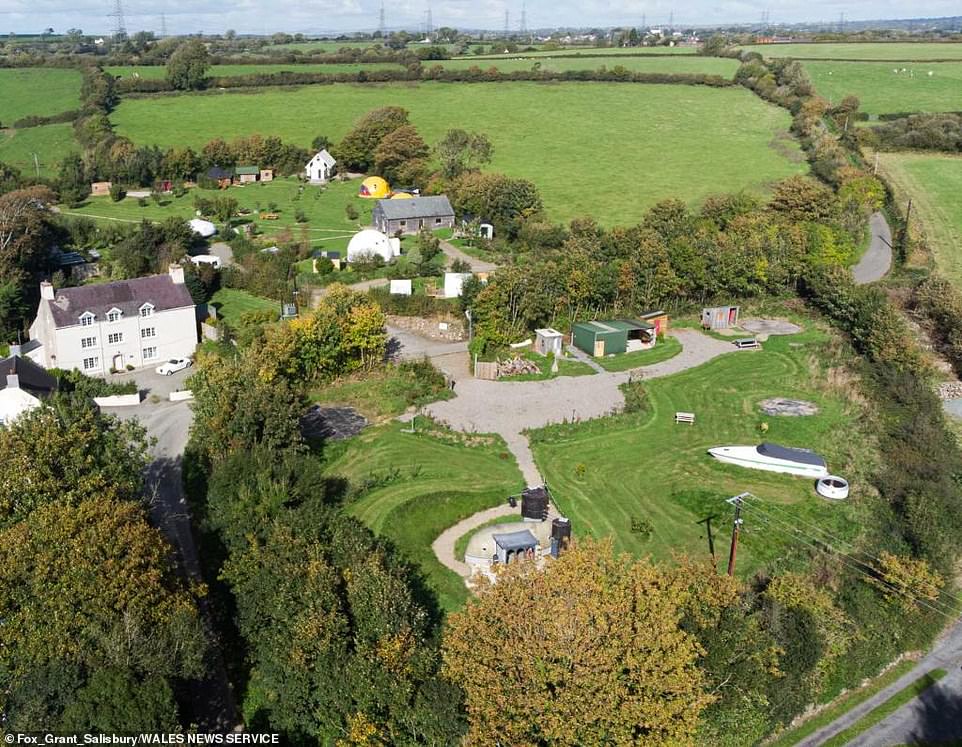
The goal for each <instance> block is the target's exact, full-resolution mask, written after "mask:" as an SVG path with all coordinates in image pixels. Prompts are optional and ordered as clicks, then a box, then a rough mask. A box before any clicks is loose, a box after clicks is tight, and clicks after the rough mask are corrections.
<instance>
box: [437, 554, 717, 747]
mask: <svg viewBox="0 0 962 747" xmlns="http://www.w3.org/2000/svg"><path fill="white" fill-rule="evenodd" d="M685 595H686V590H685V588H684V585H683V584H681V583H679V582H678V580H677V579H675V578H674V577H673V576H672V575H671V574H668V573H665V572H663V571H662V570H661V569H659V568H656V567H655V566H653V565H652V564H651V563H649V562H647V561H633V560H631V559H630V558H628V557H627V556H625V555H622V556H618V557H615V556H614V555H613V554H612V549H611V544H610V542H607V541H606V542H601V543H597V542H592V541H583V542H581V543H579V544H578V545H576V546H575V547H573V548H572V549H570V550H569V551H568V552H566V553H564V554H563V555H562V556H561V557H560V558H559V559H558V560H557V561H555V562H549V563H548V564H547V565H546V566H545V568H544V569H543V570H537V569H535V568H534V567H533V566H532V565H525V564H517V565H514V566H510V567H508V569H507V570H506V571H505V572H504V573H503V574H501V576H500V577H499V580H498V583H497V584H495V585H494V586H489V587H486V588H484V589H482V590H481V591H480V593H479V595H478V598H477V599H475V600H474V601H472V602H470V603H469V604H468V606H467V608H466V609H464V610H463V611H461V612H458V613H456V614H454V615H451V616H450V617H449V618H448V625H447V629H446V632H445V636H444V642H443V656H444V670H443V671H444V673H445V674H446V676H447V677H448V678H449V679H450V680H451V681H452V682H455V683H457V684H459V685H460V686H461V687H462V688H463V689H464V691H465V706H466V709H467V713H468V721H469V738H470V740H471V742H472V743H474V744H496V743H497V744H506V745H507V744H510V745H520V744H557V745H564V744H570V745H582V744H645V745H660V744H673V745H674V744H683V743H686V742H690V741H691V740H692V737H693V734H694V732H695V729H696V727H697V724H698V717H699V714H700V713H701V711H702V710H703V709H704V708H705V706H706V705H708V704H709V703H710V702H711V700H712V698H711V697H710V696H709V695H707V694H706V693H705V691H704V685H705V678H704V675H703V674H702V673H701V672H700V671H699V670H698V668H697V666H696V659H697V657H698V654H699V647H698V643H697V641H696V640H695V638H694V637H693V636H692V635H690V634H689V633H687V632H685V631H684V630H683V629H682V628H681V627H680V625H679V622H680V620H681V617H682V612H683V611H682V606H681V605H682V604H683V602H684V598H685Z"/></svg>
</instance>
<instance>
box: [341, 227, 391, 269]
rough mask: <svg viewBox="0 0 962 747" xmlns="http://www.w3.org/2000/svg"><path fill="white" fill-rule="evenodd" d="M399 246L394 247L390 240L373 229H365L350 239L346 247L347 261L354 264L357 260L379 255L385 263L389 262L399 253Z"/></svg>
mask: <svg viewBox="0 0 962 747" xmlns="http://www.w3.org/2000/svg"><path fill="white" fill-rule="evenodd" d="M398 244H399V246H398V247H397V248H395V247H394V245H393V243H392V241H391V239H389V238H388V237H387V236H385V235H384V234H383V233H381V232H380V231H375V230H374V229H373V228H365V229H364V230H363V231H359V232H358V233H356V234H354V236H352V237H351V241H350V243H349V244H348V245H347V261H348V262H355V261H357V260H358V259H362V258H365V257H372V256H377V255H380V256H381V257H383V258H384V261H385V262H389V261H391V260H392V259H394V257H397V256H398V255H399V254H400V253H401V249H400V242H398Z"/></svg>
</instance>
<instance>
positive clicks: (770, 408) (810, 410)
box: [758, 397, 818, 417]
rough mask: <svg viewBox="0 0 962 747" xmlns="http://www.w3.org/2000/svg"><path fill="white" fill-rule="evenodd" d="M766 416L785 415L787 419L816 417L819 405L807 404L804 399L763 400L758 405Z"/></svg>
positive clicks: (776, 398) (773, 398)
mask: <svg viewBox="0 0 962 747" xmlns="http://www.w3.org/2000/svg"><path fill="white" fill-rule="evenodd" d="M758 406H759V407H760V408H761V409H762V412H764V413H765V414H766V415H784V416H787V417H802V416H805V415H815V414H817V413H818V405H816V404H815V403H814V402H806V401H805V400H802V399H786V398H785V397H772V398H771V399H763V400H762V401H761V402H759V403H758Z"/></svg>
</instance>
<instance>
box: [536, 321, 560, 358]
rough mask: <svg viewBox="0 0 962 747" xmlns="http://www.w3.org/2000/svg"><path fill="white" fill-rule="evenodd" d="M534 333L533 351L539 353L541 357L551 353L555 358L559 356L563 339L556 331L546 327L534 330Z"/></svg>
mask: <svg viewBox="0 0 962 747" xmlns="http://www.w3.org/2000/svg"><path fill="white" fill-rule="evenodd" d="M534 333H535V340H534V349H535V350H537V351H538V352H539V353H541V355H548V353H551V354H552V355H554V356H555V357H556V358H557V357H558V356H560V355H561V351H562V347H563V343H564V337H563V336H562V334H561V333H560V332H559V331H558V330H556V329H551V327H546V328H544V329H536V330H535V331H534Z"/></svg>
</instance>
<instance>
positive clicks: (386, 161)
mask: <svg viewBox="0 0 962 747" xmlns="http://www.w3.org/2000/svg"><path fill="white" fill-rule="evenodd" d="M429 153H430V150H429V148H428V146H427V143H425V142H424V140H423V138H422V137H421V136H420V135H419V134H418V131H417V129H416V128H415V127H414V126H413V125H404V126H403V127H398V128H397V129H396V130H394V131H393V132H390V133H388V134H387V135H385V136H384V137H383V138H382V139H381V142H380V143H378V146H377V148H375V150H374V171H375V172H376V173H378V174H380V175H381V176H383V177H384V178H385V179H387V180H388V181H389V182H394V181H396V180H397V179H398V177H399V174H400V172H401V170H402V169H403V167H404V166H405V165H406V164H409V163H411V162H413V161H423V160H424V159H425V158H427V156H428V154H429Z"/></svg>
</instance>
